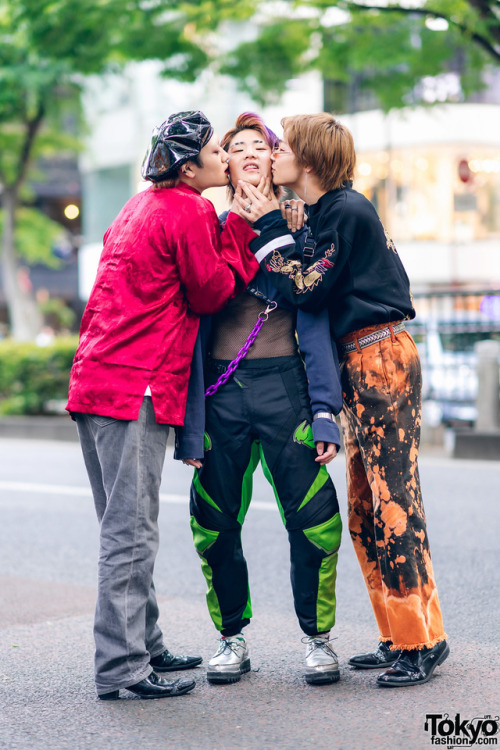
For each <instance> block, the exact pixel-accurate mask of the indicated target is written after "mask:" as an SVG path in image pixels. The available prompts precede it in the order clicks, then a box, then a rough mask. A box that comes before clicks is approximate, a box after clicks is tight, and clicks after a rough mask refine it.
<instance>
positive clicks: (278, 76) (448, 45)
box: [0, 0, 500, 339]
mask: <svg viewBox="0 0 500 750" xmlns="http://www.w3.org/2000/svg"><path fill="white" fill-rule="evenodd" d="M279 9H281V10H280V12H279V13H277V10H279ZM339 14H340V15H339ZM440 18H443V19H446V20H447V22H448V28H447V30H446V31H442V32H436V31H432V30H431V29H429V28H428V27H427V26H426V25H425V21H426V20H428V19H440ZM249 19H253V24H254V26H255V28H256V30H257V33H256V34H255V37H254V39H253V41H247V42H244V43H242V44H239V45H238V46H235V48H234V49H232V51H231V52H229V53H227V52H223V51H221V50H220V46H221V45H220V43H219V42H220V37H217V31H218V29H220V28H221V24H222V33H225V34H226V35H228V34H229V35H231V29H232V28H233V25H234V24H240V25H241V24H244V23H246V22H248V20H249ZM236 36H237V35H236ZM0 40H1V44H0V191H1V192H0V199H1V205H2V209H3V222H2V224H3V230H2V266H3V279H4V291H5V296H6V299H7V304H8V307H9V315H10V323H11V331H12V335H13V336H14V337H15V338H18V339H28V338H32V337H33V335H34V334H35V333H36V330H35V328H36V315H35V307H34V303H33V300H32V296H31V294H30V292H29V288H27V287H26V285H23V284H22V283H20V277H19V259H20V254H21V252H22V251H23V246H24V247H25V248H26V246H31V247H30V253H31V258H32V259H33V257H34V256H33V253H34V252H36V247H33V246H32V245H33V242H32V241H29V240H28V241H26V239H24V240H23V239H22V236H23V233H22V232H20V227H21V223H22V222H21V217H20V212H19V209H20V206H21V205H22V203H23V201H25V200H26V197H27V196H26V185H27V183H28V181H29V178H30V177H31V176H32V173H33V165H34V163H35V162H36V159H37V158H39V157H42V156H47V155H53V154H56V153H59V154H61V153H64V152H65V151H68V150H75V149H76V148H77V136H78V134H79V133H80V132H81V128H82V125H83V123H82V118H81V112H80V95H81V91H82V87H83V86H84V83H85V78H86V76H89V75H96V74H97V75H98V74H102V73H105V72H109V71H116V72H118V71H119V70H120V69H121V68H122V67H123V66H124V65H125V64H126V63H127V62H129V61H141V60H146V59H150V60H152V59H154V60H160V61H162V63H163V72H164V75H166V76H171V77H175V78H177V79H180V80H184V81H194V80H195V79H196V77H197V76H198V75H199V74H200V73H201V72H202V71H203V70H205V68H207V67H208V66H209V65H212V66H213V68H214V69H215V70H219V71H221V72H223V73H226V74H229V75H231V76H233V77H235V78H236V79H237V80H238V82H239V85H240V87H241V88H243V89H244V90H246V91H247V92H249V93H250V94H251V95H252V96H253V98H254V99H255V101H257V102H260V103H267V102H270V101H276V100H278V99H279V96H280V95H281V94H282V93H283V91H284V90H285V88H286V84H287V81H288V80H289V79H290V78H293V77H294V76H297V75H298V74H300V73H303V72H306V71H308V70H312V69H318V70H320V71H321V72H322V73H323V75H324V76H325V78H328V79H330V80H333V81H338V82H340V83H342V82H347V81H349V80H350V79H351V78H352V77H353V76H357V77H358V78H359V80H360V81H361V83H362V85H364V86H366V87H368V88H370V89H372V90H373V91H375V92H376V94H377V96H378V99H379V101H380V103H381V105H382V106H383V107H384V108H385V109H390V108H391V107H397V106H402V105H404V104H407V103H416V102H418V100H419V93H418V89H417V87H416V84H418V82H419V81H420V80H421V79H422V78H424V77H425V76H432V75H436V74H438V73H440V72H446V71H448V70H450V69H455V68H457V61H460V66H458V69H459V75H460V81H461V86H462V90H463V91H464V92H465V93H467V92H469V91H471V90H473V89H474V88H478V87H479V86H480V75H481V71H482V70H483V69H484V67H485V66H487V65H488V64H490V65H494V64H498V63H499V61H500V28H499V2H498V0H424V1H423V2H422V4H421V5H420V7H418V8H415V7H406V6H403V5H400V4H394V3H389V4H388V5H385V4H381V6H378V5H377V4H374V3H366V4H365V5H360V4H358V2H353V0H280V2H279V3H276V4H275V3H269V2H268V0H85V2H83V1H82V2H78V0H2V3H1V4H0ZM298 108H300V103H298ZM30 236H31V237H32V236H33V233H32V234H31V235H30ZM37 236H40V231H38V232H37Z"/></svg>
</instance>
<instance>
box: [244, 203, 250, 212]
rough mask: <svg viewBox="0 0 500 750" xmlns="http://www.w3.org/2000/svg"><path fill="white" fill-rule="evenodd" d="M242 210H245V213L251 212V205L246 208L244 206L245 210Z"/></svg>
mask: <svg viewBox="0 0 500 750" xmlns="http://www.w3.org/2000/svg"><path fill="white" fill-rule="evenodd" d="M244 210H245V211H246V212H247V213H250V211H251V210H252V204H251V203H249V204H248V206H245V209H244Z"/></svg>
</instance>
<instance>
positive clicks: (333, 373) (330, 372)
mask: <svg viewBox="0 0 500 750" xmlns="http://www.w3.org/2000/svg"><path fill="white" fill-rule="evenodd" d="M297 336H298V339H299V347H300V351H301V353H302V356H303V357H304V362H305V366H306V373H307V380H308V390H309V399H310V401H311V409H312V413H313V416H314V414H316V413H317V412H319V411H327V412H330V413H332V414H338V413H339V412H340V411H341V409H342V385H341V382H340V366H339V360H338V355H337V347H336V346H335V342H334V341H333V339H332V337H331V334H330V321H329V316H328V311H327V310H323V311H322V312H320V313H306V312H304V311H302V310H297ZM312 430H313V437H314V442H318V441H320V440H322V441H324V442H326V443H335V445H337V446H340V431H339V428H338V426H337V424H336V422H332V421H331V420H329V419H322V418H319V419H315V420H314V421H313V423H312Z"/></svg>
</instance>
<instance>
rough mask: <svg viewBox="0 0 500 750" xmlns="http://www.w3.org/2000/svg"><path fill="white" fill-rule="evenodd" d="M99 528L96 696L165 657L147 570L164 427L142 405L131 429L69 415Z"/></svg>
mask: <svg viewBox="0 0 500 750" xmlns="http://www.w3.org/2000/svg"><path fill="white" fill-rule="evenodd" d="M73 416H74V417H75V419H76V423H77V427H78V434H79V437H80V443H81V446H82V451H83V457H84V459H85V465H86V467H87V473H88V475H89V480H90V485H91V488H92V494H93V496H94V502H95V508H96V511H97V518H98V519H99V522H100V527H101V531H100V551H99V563H98V588H97V605H96V612H95V622H94V638H95V646H96V652H95V682H96V688H97V693H98V694H103V693H108V692H111V691H113V690H117V689H119V688H126V687H128V686H129V685H134V684H135V683H137V682H140V680H143V679H144V678H145V677H147V676H148V675H149V674H150V673H151V672H152V668H151V666H150V664H149V661H150V659H151V658H153V657H155V656H158V654H161V653H162V651H164V649H165V646H164V643H163V636H162V632H161V630H160V628H159V626H158V622H157V620H158V605H157V602H156V594H155V589H154V584H153V569H154V563H155V558H156V554H157V551H158V543H159V532H158V511H159V502H160V482H161V474H162V469H163V463H164V460H165V450H166V446H167V437H168V430H169V428H168V425H164V424H158V423H157V422H156V419H155V414H154V409H153V404H152V400H151V398H150V397H145V398H144V401H143V404H142V407H141V410H140V413H139V418H138V420H137V421H124V420H119V419H113V418H112V417H101V416H96V415H95V414H74V415H73Z"/></svg>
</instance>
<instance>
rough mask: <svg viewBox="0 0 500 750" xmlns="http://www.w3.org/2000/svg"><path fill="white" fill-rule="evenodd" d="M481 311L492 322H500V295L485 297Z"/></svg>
mask: <svg viewBox="0 0 500 750" xmlns="http://www.w3.org/2000/svg"><path fill="white" fill-rule="evenodd" d="M480 310H481V312H482V313H483V315H486V316H487V317H488V318H490V320H500V294H495V295H493V294H488V295H486V297H483V299H482V300H481V305H480Z"/></svg>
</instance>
